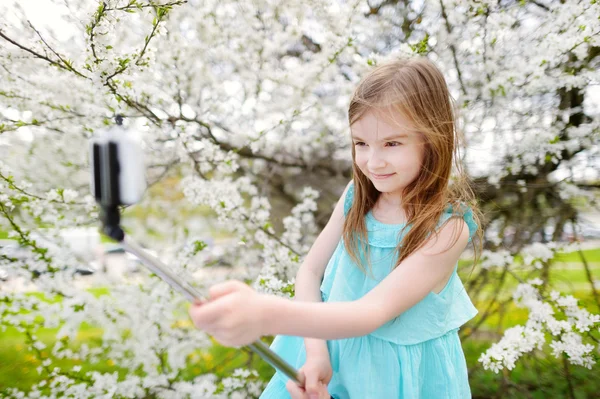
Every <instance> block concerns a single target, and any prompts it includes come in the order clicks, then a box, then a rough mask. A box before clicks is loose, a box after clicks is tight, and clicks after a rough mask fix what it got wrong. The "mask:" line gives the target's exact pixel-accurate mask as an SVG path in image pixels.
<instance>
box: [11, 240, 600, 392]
mask: <svg viewBox="0 0 600 399" xmlns="http://www.w3.org/2000/svg"><path fill="white" fill-rule="evenodd" d="M585 256H586V257H587V259H588V262H590V265H591V267H592V268H593V271H592V273H593V274H594V275H595V276H600V271H599V270H600V264H599V260H600V249H595V250H587V251H585ZM558 260H559V262H558V263H557V264H556V265H555V266H554V267H553V269H552V271H551V274H550V283H551V284H553V285H555V286H556V287H557V288H559V289H561V290H563V291H564V292H565V293H571V294H573V295H574V296H575V297H577V298H578V299H580V301H581V303H582V304H583V306H585V307H586V308H587V309H589V310H590V311H592V312H597V311H598V309H597V307H596V306H595V304H594V301H593V298H592V296H591V293H590V290H589V282H588V281H587V277H586V275H585V271H584V270H583V267H582V266H581V265H579V266H578V267H576V268H575V267H573V266H576V265H575V263H578V262H580V260H579V255H578V254H576V253H575V254H573V253H571V254H564V255H560V258H559V259H558ZM469 271H470V268H468V267H467V268H462V269H461V278H462V279H463V281H467V280H468V277H467V276H468V273H469ZM516 274H517V275H521V276H522V274H524V272H521V271H518V270H517V271H516ZM492 281H493V280H492ZM517 283H518V281H517V280H516V279H515V278H514V277H509V280H508V282H507V286H508V287H514V286H516V284H517ZM493 288H494V287H493V285H492V283H489V284H488V286H487V287H486V288H485V290H484V291H487V292H491V291H492V290H493ZM89 292H92V293H93V294H94V295H96V296H100V295H110V291H109V289H108V288H101V289H93V290H89ZM30 295H35V296H36V297H38V298H40V299H43V300H45V301H49V302H56V301H60V300H61V298H60V297H48V296H45V295H43V294H42V293H31V294H30ZM488 303H489V300H483V301H481V302H478V303H477V307H478V309H480V314H479V315H478V316H477V317H476V318H475V319H474V320H473V321H472V323H474V322H477V320H478V319H477V318H478V317H480V316H481V315H482V311H483V309H484V308H485V307H486V306H487V304H488ZM506 314H507V315H509V316H505V317H504V318H503V320H502V329H506V328H509V327H512V326H514V325H518V324H524V323H525V322H526V320H527V317H528V312H527V310H526V309H521V308H517V307H516V306H515V305H514V303H512V302H510V303H509V304H508V305H507V308H506ZM499 321H500V319H499V316H498V315H497V314H496V315H493V316H492V317H489V318H488V319H487V320H486V321H485V322H484V323H483V324H482V326H481V329H480V330H481V331H484V332H485V331H496V330H497V326H498V323H499ZM470 324H471V323H470ZM465 328H468V325H467V326H465ZM57 331H58V329H40V330H39V331H37V332H36V333H35V334H36V336H37V337H39V338H40V340H41V341H42V342H44V343H45V344H46V345H47V348H46V349H44V350H43V351H42V357H45V356H49V353H48V352H49V351H50V350H51V348H52V346H53V345H54V342H55V335H56V332H57ZM102 333H103V331H102V329H100V328H97V327H92V326H89V325H87V324H85V323H84V324H83V325H82V327H81V329H80V331H79V334H78V335H77V338H76V339H75V340H74V341H72V342H69V344H68V346H69V347H70V348H71V349H77V348H78V347H79V346H80V345H81V344H83V343H86V344H87V345H88V346H90V347H94V346H99V345H100V339H101V337H102ZM491 343H492V342H489V341H486V340H478V339H469V340H466V341H465V342H464V343H463V348H464V350H465V356H466V357H467V363H468V365H469V367H470V369H472V374H471V375H470V381H471V388H472V392H473V397H474V398H490V397H494V395H496V393H497V392H498V391H499V390H505V391H506V394H505V396H503V397H508V398H527V397H532V398H547V397H552V398H554V397H565V396H566V392H567V391H566V389H567V386H566V383H565V379H564V377H562V374H563V373H564V369H563V365H562V361H561V360H556V359H554V358H550V359H549V360H548V359H543V360H540V361H541V365H539V364H538V362H533V361H532V360H531V359H529V360H528V359H525V360H523V361H519V362H518V363H517V367H516V368H515V370H513V371H511V372H509V373H507V375H506V376H505V377H507V378H508V379H509V380H510V381H511V382H512V383H513V385H514V386H503V385H502V381H503V374H502V373H501V374H498V375H497V374H494V373H493V372H489V371H484V370H483V369H482V368H481V366H480V364H479V363H478V362H477V359H478V357H479V355H480V354H481V353H482V352H483V351H485V350H486V349H487V348H488V347H489V346H490V345H491ZM39 365H40V359H38V356H36V355H35V354H34V353H33V352H30V351H28V349H27V345H26V343H25V337H24V335H23V334H22V333H20V332H18V331H17V330H16V329H14V328H8V329H7V330H6V331H5V332H0V396H2V391H3V390H5V389H6V388H8V387H15V388H18V389H21V390H24V391H27V390H28V389H29V388H30V387H31V386H32V385H33V384H34V383H36V382H40V381H41V380H43V379H45V378H46V374H45V372H43V373H42V375H39V374H38V372H37V371H36V368H37V367H38V366H39ZM76 365H79V366H81V367H82V371H83V372H87V371H91V370H95V371H99V372H117V373H119V375H120V376H121V377H123V376H124V375H125V374H126V373H127V370H124V369H122V368H119V367H118V365H116V364H115V363H114V361H112V360H111V359H109V358H106V357H105V358H102V360H101V361H99V362H98V363H95V364H91V363H81V362H80V361H76V360H72V359H68V360H56V361H55V362H53V363H52V365H51V367H60V368H61V369H63V370H71V369H72V367H73V366H76ZM248 366H249V367H250V368H253V369H255V370H257V371H258V372H259V375H260V378H261V379H263V380H265V381H266V380H268V379H269V378H270V377H271V376H272V374H273V369H272V368H271V367H270V366H269V365H268V364H266V363H265V362H264V361H263V360H262V359H260V358H258V357H257V356H256V355H254V354H251V353H250V352H247V351H242V350H236V349H231V348H225V347H222V346H220V345H218V344H216V343H215V344H214V345H213V346H212V347H211V348H209V349H208V350H205V351H197V352H195V353H194V354H193V356H192V357H190V358H189V359H188V365H187V367H186V369H185V371H184V372H183V373H182V377H183V378H184V379H192V378H194V377H195V376H197V375H200V374H204V373H207V372H211V373H215V374H216V375H218V376H220V377H227V376H228V375H230V373H231V372H232V371H233V370H234V369H236V368H238V367H248ZM597 367H598V366H596V368H595V369H594V370H593V371H590V370H587V369H585V368H582V367H577V366H570V369H569V371H570V373H571V375H572V378H573V381H574V384H575V386H576V398H585V397H600V396H598V392H600V373H598V372H597ZM516 387H519V388H518V389H517V388H516ZM594 395H596V396H594Z"/></svg>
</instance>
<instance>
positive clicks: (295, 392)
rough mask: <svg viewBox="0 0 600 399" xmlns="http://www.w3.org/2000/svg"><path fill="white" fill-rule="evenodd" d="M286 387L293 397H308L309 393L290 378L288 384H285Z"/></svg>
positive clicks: (300, 398)
mask: <svg viewBox="0 0 600 399" xmlns="http://www.w3.org/2000/svg"><path fill="white" fill-rule="evenodd" d="M285 389H287V391H288V392H289V393H290V396H291V397H292V399H306V398H308V395H306V391H305V390H304V389H302V388H300V387H299V386H298V384H296V383H295V382H294V381H292V380H289V381H288V382H287V384H285Z"/></svg>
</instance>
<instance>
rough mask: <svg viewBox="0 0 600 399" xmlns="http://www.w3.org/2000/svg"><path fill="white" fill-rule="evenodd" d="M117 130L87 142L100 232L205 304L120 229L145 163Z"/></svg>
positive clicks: (257, 346)
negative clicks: (122, 209) (121, 210)
mask: <svg viewBox="0 0 600 399" xmlns="http://www.w3.org/2000/svg"><path fill="white" fill-rule="evenodd" d="M115 121H116V122H117V126H114V127H113V128H112V129H110V130H108V131H107V132H106V133H105V134H103V135H102V136H98V137H95V138H92V139H91V141H90V166H91V169H92V180H91V189H92V194H93V195H94V197H95V198H96V201H97V202H98V204H99V205H100V209H101V214H100V219H101V221H102V232H103V233H104V234H106V235H107V236H108V237H110V238H112V239H113V240H115V241H117V242H119V243H120V244H121V246H122V248H123V249H124V250H125V251H127V252H130V253H131V254H133V255H135V256H137V257H138V258H139V259H140V260H141V261H142V263H143V264H144V265H145V266H146V267H147V268H148V269H150V270H151V271H152V272H153V273H154V274H156V275H157V276H158V277H160V278H161V279H163V280H164V281H166V282H167V283H169V285H170V286H171V287H173V288H174V289H175V290H177V291H179V292H180V293H181V294H183V295H184V296H185V297H186V298H187V299H188V301H190V302H192V303H193V302H198V301H200V302H204V301H207V299H205V298H204V297H203V296H202V295H201V294H200V293H199V292H198V291H197V290H196V289H195V288H194V287H192V285H190V284H189V283H188V282H187V281H185V280H183V279H181V278H180V277H179V276H177V275H176V274H175V273H173V271H171V270H170V269H169V268H168V267H167V266H166V265H165V264H164V263H163V262H161V261H160V260H159V259H158V258H156V257H154V256H152V255H150V254H149V253H148V252H146V251H145V250H143V249H142V248H141V247H139V246H138V245H136V244H135V243H133V242H132V241H131V240H129V239H127V238H126V237H125V233H124V231H123V229H122V228H121V226H120V222H121V216H120V213H119V206H120V205H132V204H135V203H136V202H138V201H139V200H140V199H141V198H142V195H143V194H144V190H145V189H146V179H145V174H144V163H143V157H142V150H141V147H140V144H139V143H138V142H137V140H135V138H134V137H131V135H129V134H128V133H127V131H126V129H125V128H124V127H123V117H122V116H120V115H118V116H117V117H116V118H115ZM248 347H249V348H250V349H251V350H252V351H254V352H255V353H257V354H258V355H259V356H260V357H262V358H263V359H264V360H265V361H266V362H267V363H269V364H270V365H271V366H273V367H275V368H276V369H278V370H279V371H281V372H282V373H284V374H285V375H286V376H288V377H289V378H291V379H292V380H293V381H295V382H296V383H297V384H298V385H300V386H304V376H303V375H301V374H298V372H297V371H296V369H294V368H293V367H292V366H291V365H290V364H288V363H287V362H286V361H285V360H283V359H282V358H281V357H280V356H279V355H277V354H276V353H275V352H273V351H272V350H271V349H270V348H269V347H268V346H267V345H266V344H265V343H263V342H262V341H260V340H258V341H256V342H254V343H252V344H250V345H248Z"/></svg>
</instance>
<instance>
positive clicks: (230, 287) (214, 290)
mask: <svg viewBox="0 0 600 399" xmlns="http://www.w3.org/2000/svg"><path fill="white" fill-rule="evenodd" d="M244 285H245V284H244V283H242V282H241V281H237V280H230V281H225V282H224V283H219V284H215V285H213V286H212V287H210V289H209V290H208V292H209V294H210V298H211V299H216V298H219V297H221V296H223V295H227V294H231V293H233V292H236V291H239V290H240V289H241V288H243V286H244Z"/></svg>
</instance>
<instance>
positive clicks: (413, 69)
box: [190, 58, 481, 399]
mask: <svg viewBox="0 0 600 399" xmlns="http://www.w3.org/2000/svg"><path fill="white" fill-rule="evenodd" d="M348 114H349V122H350V130H351V135H352V142H353V146H352V159H353V161H354V163H353V180H352V181H351V182H350V183H349V184H348V186H347V187H346V189H345V190H344V193H343V195H342V197H341V198H340V201H339V202H338V204H337V206H336V207H335V209H334V211H333V214H332V215H331V219H330V220H329V222H328V223H327V225H326V226H325V228H324V229H323V232H322V233H321V234H320V235H319V237H318V238H317V240H316V241H315V243H314V244H313V246H312V248H311V250H310V251H309V253H308V255H307V256H306V259H305V260H304V262H303V263H302V266H301V267H300V269H299V271H298V275H297V278H296V301H291V300H287V299H285V298H280V297H275V296H268V295H262V294H258V293H256V292H255V291H253V290H252V289H251V288H250V287H248V286H247V285H245V284H243V283H241V282H236V281H230V282H226V283H223V284H219V285H216V286H213V287H212V288H211V290H210V297H211V301H210V302H208V303H205V304H197V305H195V306H192V307H191V308H190V316H191V318H192V320H193V321H194V324H195V325H196V326H197V327H198V328H200V329H202V330H204V331H206V332H208V333H209V334H211V335H213V336H214V337H215V338H216V339H217V340H218V341H220V342H221V343H223V344H225V345H230V346H239V345H245V344H248V343H251V342H252V341H254V340H256V339H258V338H259V337H261V336H263V335H275V334H279V336H277V337H276V338H275V340H274V341H273V344H272V346H271V348H272V349H273V350H274V351H276V352H277V353H278V354H280V355H281V356H282V357H283V358H284V359H286V360H287V361H288V362H289V363H290V364H292V365H293V366H295V367H296V368H301V369H300V371H301V372H303V373H304V375H305V378H306V386H305V387H304V388H305V389H304V388H300V387H298V386H296V385H295V384H294V383H292V381H287V384H286V380H287V378H286V377H285V376H284V375H283V374H281V373H280V372H277V373H276V374H275V376H274V377H273V378H272V379H271V381H270V382H269V384H268V386H267V388H266V389H265V391H264V392H263V394H262V396H261V398H263V399H267V398H289V397H290V396H291V397H293V398H309V397H310V398H313V397H314V398H317V397H319V398H320V397H328V393H327V391H328V392H329V394H331V396H332V397H334V398H338V399H348V398H349V399H366V398H373V399H383V398H386V399H388V398H407V399H417V398H425V399H429V398H451V399H457V398H470V397H471V392H470V388H469V383H468V376H467V366H466V362H465V357H464V354H463V351H462V348H461V344H460V341H459V337H458V329H459V327H461V326H462V325H463V324H464V323H465V322H467V321H468V320H470V319H471V318H473V317H474V316H475V315H476V314H477V309H476V308H475V307H474V306H473V304H472V303H471V300H470V299H469V296H468V295H467V293H466V292H465V289H464V287H463V284H462V282H461V280H460V278H459V277H458V275H457V266H458V262H457V261H458V258H459V256H460V254H461V252H462V251H463V250H464V249H465V247H466V246H467V244H468V242H469V241H471V239H472V237H473V236H474V235H475V233H477V232H478V223H477V221H478V211H477V209H476V207H475V206H474V204H473V200H472V199H473V194H472V192H471V191H470V189H469V187H468V184H467V183H466V179H464V177H463V172H462V169H461V167H460V160H459V158H458V156H457V151H458V148H459V147H458V145H459V141H458V134H457V131H456V127H455V116H454V112H453V102H452V99H451V97H450V95H449V92H448V88H447V86H446V82H445V80H444V78H443V76H442V74H441V73H440V71H439V70H438V69H437V68H436V67H435V66H434V65H433V64H432V63H431V62H430V61H428V60H427V59H425V58H415V59H410V60H396V61H393V62H390V63H387V64H384V65H381V66H379V67H377V68H375V69H374V70H372V71H371V73H369V74H368V75H367V76H366V77H365V78H364V79H363V80H362V81H361V82H360V83H359V85H358V87H357V89H356V91H355V92H354V95H353V97H352V100H351V102H350V107H349V112H348ZM453 161H454V162H453ZM453 164H454V166H455V167H456V170H455V172H456V174H457V178H456V179H453V181H452V182H450V172H451V169H452V167H453ZM467 203H469V204H470V206H471V207H468V206H467ZM478 236H479V237H480V236H481V232H479V234H478ZM321 301H322V302H321ZM301 337H305V338H301ZM286 389H287V390H286Z"/></svg>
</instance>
